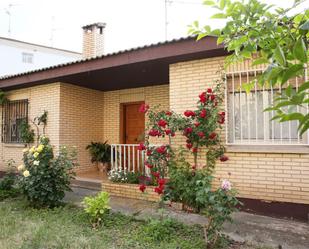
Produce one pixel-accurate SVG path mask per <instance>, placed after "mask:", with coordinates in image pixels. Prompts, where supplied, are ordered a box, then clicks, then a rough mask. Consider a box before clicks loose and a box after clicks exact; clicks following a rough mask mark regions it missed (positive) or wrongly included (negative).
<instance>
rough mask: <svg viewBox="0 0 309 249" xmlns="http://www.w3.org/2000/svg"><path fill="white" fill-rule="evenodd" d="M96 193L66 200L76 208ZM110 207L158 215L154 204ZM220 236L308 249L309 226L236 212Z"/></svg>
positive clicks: (121, 202) (190, 218)
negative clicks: (85, 197) (87, 197)
mask: <svg viewBox="0 0 309 249" xmlns="http://www.w3.org/2000/svg"><path fill="white" fill-rule="evenodd" d="M96 193H97V191H93V190H87V189H81V188H74V189H73V192H72V193H68V194H67V196H66V200H67V201H69V202H73V203H75V204H77V205H80V203H81V200H82V199H83V198H84V196H87V195H94V194H96ZM110 205H111V207H112V210H113V211H115V212H121V213H124V214H128V215H135V216H136V218H140V219H145V218H149V217H158V216H160V215H162V210H159V208H158V204H157V203H150V202H146V201H140V200H133V199H124V198H119V197H112V198H111V203H110ZM163 215H165V216H168V217H171V218H175V219H177V220H179V221H181V222H184V223H186V224H204V223H205V222H206V219H205V217H203V216H201V215H197V214H189V213H185V212H182V211H179V210H174V209H172V208H167V209H164V212H163ZM224 233H225V234H227V235H229V236H230V237H231V238H232V239H234V240H236V241H240V242H243V241H246V242H249V243H252V244H259V245H260V244H265V245H266V246H271V247H273V248H282V249H309V224H307V223H301V222H296V221H292V220H284V219H276V218H271V217H267V216H262V215H254V214H249V213H246V212H238V213H235V215H234V222H233V223H232V224H226V225H225V228H224ZM261 249H262V248H261Z"/></svg>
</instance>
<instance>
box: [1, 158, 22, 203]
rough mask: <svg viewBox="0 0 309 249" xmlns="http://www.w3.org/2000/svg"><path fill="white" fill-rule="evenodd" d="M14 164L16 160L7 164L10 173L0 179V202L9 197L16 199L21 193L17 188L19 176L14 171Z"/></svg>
mask: <svg viewBox="0 0 309 249" xmlns="http://www.w3.org/2000/svg"><path fill="white" fill-rule="evenodd" d="M14 163H15V162H14V160H9V161H8V162H7V164H8V171H7V172H6V174H5V175H4V176H3V177H2V178H1V179H0V201H2V200H4V199H6V198H9V197H16V196H18V195H19V193H20V191H19V189H18V188H17V187H16V180H17V176H16V173H15V172H14V170H13V167H14Z"/></svg>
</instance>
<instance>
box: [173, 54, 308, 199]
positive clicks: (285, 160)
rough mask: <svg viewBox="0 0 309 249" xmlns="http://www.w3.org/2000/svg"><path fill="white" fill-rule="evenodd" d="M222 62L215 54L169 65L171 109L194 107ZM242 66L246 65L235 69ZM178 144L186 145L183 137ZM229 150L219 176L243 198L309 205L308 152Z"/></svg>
mask: <svg viewBox="0 0 309 249" xmlns="http://www.w3.org/2000/svg"><path fill="white" fill-rule="evenodd" d="M223 64H224V58H223V57H216V58H208V59H202V60H195V61H189V62H181V63H177V64H173V65H170V90H169V95H170V108H171V109H172V110H174V111H177V112H179V113H182V112H183V111H184V110H186V109H190V108H194V107H195V104H196V102H197V100H198V95H199V93H200V92H202V91H204V90H205V89H206V88H207V87H209V86H212V84H213V81H214V80H215V79H217V78H218V74H217V72H218V70H219V69H220V67H221V66H223ZM242 67H246V64H243V65H238V66H237V67H236V68H234V69H232V70H235V71H237V70H239V69H241V68H242ZM224 137H225V136H224V132H223V134H222V138H224ZM175 143H176V144H183V145H184V141H183V140H180V139H178V140H177V139H176V141H175ZM249 147H250V146H249ZM227 149H228V151H230V152H229V153H227V155H228V156H229V159H230V160H228V161H227V162H224V163H220V162H219V163H218V165H217V168H216V177H217V178H218V179H229V180H230V181H231V182H232V183H233V185H234V187H235V188H237V190H238V191H239V196H240V197H245V198H252V199H263V200H269V201H283V202H294V203H306V204H309V152H307V153H305V152H304V153H303V152H300V153H297V152H295V151H292V150H291V152H290V153H289V148H288V149H285V151H286V152H287V153H280V152H279V153H278V152H277V151H276V152H275V151H272V149H270V150H268V151H267V149H264V150H263V149H262V150H261V149H258V148H257V149H256V151H254V152H253V151H252V152H247V151H246V150H243V151H241V150H239V151H238V152H235V151H234V152H232V151H233V150H232V149H229V147H228V148H227ZM307 150H308V148H307ZM216 184H217V185H218V184H219V181H217V182H216Z"/></svg>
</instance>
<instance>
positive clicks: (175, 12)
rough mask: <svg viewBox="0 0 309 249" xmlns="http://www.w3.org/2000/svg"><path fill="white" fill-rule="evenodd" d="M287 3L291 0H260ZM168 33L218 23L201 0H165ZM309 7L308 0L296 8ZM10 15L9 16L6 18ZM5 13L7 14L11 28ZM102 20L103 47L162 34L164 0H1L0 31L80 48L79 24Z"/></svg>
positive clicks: (184, 33)
mask: <svg viewBox="0 0 309 249" xmlns="http://www.w3.org/2000/svg"><path fill="white" fill-rule="evenodd" d="M261 1H264V2H267V3H273V4H275V5H277V6H280V7H289V6H291V5H292V4H293V2H294V0H261ZM167 2H168V3H167V8H166V9H167V22H168V25H167V34H168V35H167V39H168V40H170V39H173V38H179V37H185V36H187V35H188V34H187V31H188V25H189V24H191V23H193V21H195V20H198V21H199V22H200V23H201V24H204V25H206V24H207V25H210V26H212V27H220V26H222V25H223V23H222V21H220V20H212V19H210V16H211V15H213V14H214V13H216V12H217V11H216V10H213V9H210V8H209V7H208V8H207V7H205V6H204V5H202V2H203V1H202V0H167ZM305 7H309V0H307V1H306V2H305V3H304V4H303V5H302V7H301V8H303V9H304V8H305ZM9 17H10V18H9ZM9 19H10V20H11V25H10V33H9V32H8V31H9ZM95 22H105V23H106V28H105V52H106V53H110V52H115V51H119V50H123V49H128V48H132V47H137V46H142V45H145V44H151V43H156V42H159V41H164V40H165V38H166V37H165V27H166V25H165V0H87V1H85V0H0V24H1V25H0V36H2V37H10V38H13V39H18V40H23V41H27V42H33V43H37V44H42V45H47V46H53V47H57V48H62V49H68V50H73V51H78V52H81V50H82V29H81V27H82V26H84V25H87V24H90V23H95Z"/></svg>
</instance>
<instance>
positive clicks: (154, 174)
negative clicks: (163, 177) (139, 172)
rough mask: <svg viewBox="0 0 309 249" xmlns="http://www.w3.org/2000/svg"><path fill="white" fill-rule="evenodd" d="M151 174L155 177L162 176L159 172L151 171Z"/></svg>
mask: <svg viewBox="0 0 309 249" xmlns="http://www.w3.org/2000/svg"><path fill="white" fill-rule="evenodd" d="M151 174H152V175H153V176H154V177H155V178H159V177H160V173H159V172H154V171H153V172H151Z"/></svg>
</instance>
